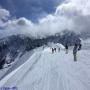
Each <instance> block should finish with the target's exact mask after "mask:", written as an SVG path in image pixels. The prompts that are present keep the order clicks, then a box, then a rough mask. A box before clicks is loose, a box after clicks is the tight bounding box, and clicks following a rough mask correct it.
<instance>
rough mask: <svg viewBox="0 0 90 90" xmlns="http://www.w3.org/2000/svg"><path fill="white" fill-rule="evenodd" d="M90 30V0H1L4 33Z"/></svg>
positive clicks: (1, 30) (1, 32) (42, 34)
mask: <svg viewBox="0 0 90 90" xmlns="http://www.w3.org/2000/svg"><path fill="white" fill-rule="evenodd" d="M63 30H71V31H74V32H76V33H81V32H87V33H90V0H0V37H1V36H7V35H12V34H25V33H27V34H30V35H31V36H34V37H46V36H48V35H54V34H55V33H59V32H62V31H63Z"/></svg>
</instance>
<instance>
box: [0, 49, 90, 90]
mask: <svg viewBox="0 0 90 90" xmlns="http://www.w3.org/2000/svg"><path fill="white" fill-rule="evenodd" d="M77 57H78V61H77V62H74V61H73V54H72V50H70V51H69V53H68V54H65V51H64V50H61V51H60V52H56V53H54V54H52V53H51V49H50V48H45V49H44V50H38V51H36V52H35V53H34V54H33V55H32V56H31V57H30V58H29V59H28V60H27V61H26V62H25V63H24V64H22V65H21V66H19V67H18V68H17V69H15V70H14V71H12V72H11V73H10V74H9V75H7V76H6V77H5V78H3V79H2V80H1V81H0V87H14V86H16V87H17V88H18V90H90V51H89V50H81V51H79V52H78V56H77Z"/></svg>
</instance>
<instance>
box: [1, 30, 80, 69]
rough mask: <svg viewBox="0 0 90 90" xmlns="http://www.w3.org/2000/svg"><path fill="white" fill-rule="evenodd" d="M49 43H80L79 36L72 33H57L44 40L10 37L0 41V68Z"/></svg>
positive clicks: (22, 36) (18, 36)
mask: <svg viewBox="0 0 90 90" xmlns="http://www.w3.org/2000/svg"><path fill="white" fill-rule="evenodd" d="M49 42H54V43H62V44H63V45H65V44H66V43H67V44H68V45H70V46H71V45H73V44H74V43H75V42H77V43H80V42H81V41H80V39H79V36H78V35H76V34H75V33H74V32H66V31H64V32H63V34H62V35H60V34H59V33H57V34H56V35H53V36H48V37H46V38H38V39H37V38H31V37H29V36H27V35H12V36H8V37H5V38H3V39H0V68H1V69H2V68H3V66H4V64H5V63H8V64H10V63H12V62H14V61H15V59H16V58H17V57H20V56H22V55H24V54H25V53H26V52H28V51H30V50H32V49H35V48H37V47H40V46H43V45H47V44H48V43H49Z"/></svg>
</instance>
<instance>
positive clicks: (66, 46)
mask: <svg viewBox="0 0 90 90" xmlns="http://www.w3.org/2000/svg"><path fill="white" fill-rule="evenodd" d="M65 49H66V54H68V45H67V44H66V45H65Z"/></svg>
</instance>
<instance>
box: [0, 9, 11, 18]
mask: <svg viewBox="0 0 90 90" xmlns="http://www.w3.org/2000/svg"><path fill="white" fill-rule="evenodd" d="M9 16H10V13H9V11H8V10H6V9H2V8H0V19H7V17H9Z"/></svg>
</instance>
